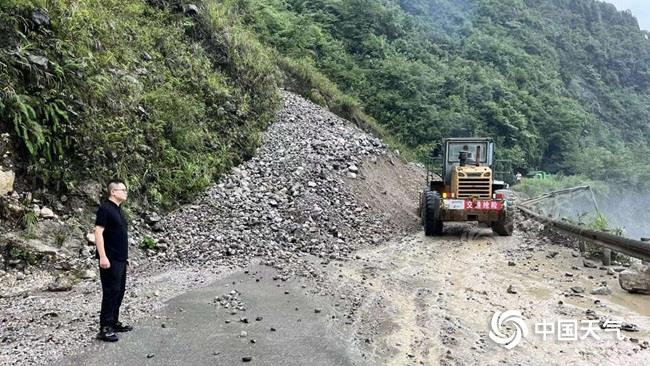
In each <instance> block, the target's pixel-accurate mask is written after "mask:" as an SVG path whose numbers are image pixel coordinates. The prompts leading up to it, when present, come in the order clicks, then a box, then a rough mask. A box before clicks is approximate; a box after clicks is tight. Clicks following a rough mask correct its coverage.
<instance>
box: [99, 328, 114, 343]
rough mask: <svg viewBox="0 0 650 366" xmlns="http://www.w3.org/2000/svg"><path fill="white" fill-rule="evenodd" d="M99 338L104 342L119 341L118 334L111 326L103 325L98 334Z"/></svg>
mask: <svg viewBox="0 0 650 366" xmlns="http://www.w3.org/2000/svg"><path fill="white" fill-rule="evenodd" d="M97 339H100V340H102V341H104V342H117V334H115V332H114V331H113V328H111V327H102V328H101V329H100V331H99V334H97Z"/></svg>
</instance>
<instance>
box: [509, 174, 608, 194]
mask: <svg viewBox="0 0 650 366" xmlns="http://www.w3.org/2000/svg"><path fill="white" fill-rule="evenodd" d="M585 185H588V186H589V187H591V189H592V190H593V191H594V192H595V193H596V194H598V195H599V196H604V195H607V194H608V193H609V190H610V187H609V186H608V185H607V184H605V183H603V182H600V181H594V180H592V179H589V178H588V177H586V176H581V175H571V176H566V175H562V174H557V175H548V176H547V178H546V179H534V178H524V179H522V180H521V183H519V184H517V185H514V186H513V187H512V188H513V189H514V190H515V191H517V192H520V193H523V194H524V196H526V197H530V198H533V197H537V196H539V195H542V194H544V193H548V192H553V191H559V190H561V189H565V188H571V187H577V186H585Z"/></svg>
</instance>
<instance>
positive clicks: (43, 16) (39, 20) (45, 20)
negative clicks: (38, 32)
mask: <svg viewBox="0 0 650 366" xmlns="http://www.w3.org/2000/svg"><path fill="white" fill-rule="evenodd" d="M32 21H33V22H34V24H36V26H38V27H49V26H50V16H49V15H48V14H47V11H45V10H43V9H36V10H34V11H33V12H32Z"/></svg>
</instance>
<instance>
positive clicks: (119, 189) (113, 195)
mask: <svg viewBox="0 0 650 366" xmlns="http://www.w3.org/2000/svg"><path fill="white" fill-rule="evenodd" d="M128 192H129V191H128V189H127V188H126V184H124V182H123V181H122V180H119V179H112V180H111V181H110V182H108V198H109V199H110V200H111V201H113V202H115V203H117V204H118V205H119V204H121V203H122V202H124V201H126V197H127V195H128Z"/></svg>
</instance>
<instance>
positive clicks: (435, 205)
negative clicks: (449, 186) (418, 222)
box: [422, 191, 442, 236]
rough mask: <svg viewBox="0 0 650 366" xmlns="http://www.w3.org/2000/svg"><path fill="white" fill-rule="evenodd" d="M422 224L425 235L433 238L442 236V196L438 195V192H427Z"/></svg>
mask: <svg viewBox="0 0 650 366" xmlns="http://www.w3.org/2000/svg"><path fill="white" fill-rule="evenodd" d="M422 224H423V226H424V235H426V236H433V235H440V234H442V220H440V195H438V192H432V191H426V192H425V193H424V207H423V210H422Z"/></svg>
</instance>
